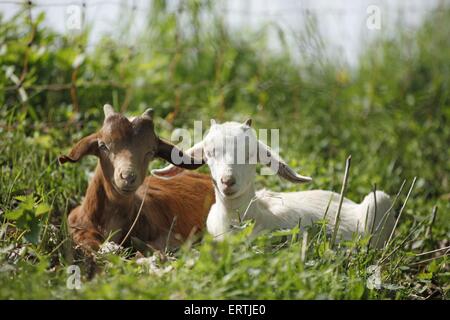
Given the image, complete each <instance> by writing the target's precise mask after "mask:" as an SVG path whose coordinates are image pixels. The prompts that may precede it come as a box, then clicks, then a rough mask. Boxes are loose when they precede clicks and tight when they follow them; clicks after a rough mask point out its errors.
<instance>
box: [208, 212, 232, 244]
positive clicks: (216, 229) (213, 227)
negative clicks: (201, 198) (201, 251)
mask: <svg viewBox="0 0 450 320" xmlns="http://www.w3.org/2000/svg"><path fill="white" fill-rule="evenodd" d="M230 223H231V220H230V218H229V217H228V215H227V212H226V210H225V208H223V207H221V206H219V205H218V204H217V203H215V204H213V206H212V207H211V209H210V210H209V214H208V218H207V219H206V229H207V230H208V232H209V233H210V234H211V235H212V236H213V237H214V239H215V240H219V241H222V240H223V239H224V237H225V236H226V234H227V233H228V232H229V231H230Z"/></svg>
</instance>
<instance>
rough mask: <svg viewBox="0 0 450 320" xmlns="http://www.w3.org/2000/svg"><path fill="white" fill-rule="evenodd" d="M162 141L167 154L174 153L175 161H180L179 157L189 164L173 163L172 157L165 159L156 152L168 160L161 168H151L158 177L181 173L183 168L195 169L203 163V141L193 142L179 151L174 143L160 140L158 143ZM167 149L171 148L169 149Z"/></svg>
mask: <svg viewBox="0 0 450 320" xmlns="http://www.w3.org/2000/svg"><path fill="white" fill-rule="evenodd" d="M161 142H162V143H164V144H165V145H164V147H163V148H165V149H166V150H165V151H164V152H165V153H166V155H167V154H169V157H171V156H172V152H173V153H175V157H177V159H178V161H175V162H177V163H179V162H180V159H184V160H185V161H188V162H187V163H191V164H190V165H187V166H183V165H179V164H175V163H174V161H172V159H166V158H165V157H163V156H161V155H160V154H159V152H158V156H160V157H161V158H163V159H166V160H167V161H169V162H170V163H172V164H170V165H168V166H166V167H164V168H162V169H153V170H152V171H151V173H152V174H153V175H154V176H156V177H160V178H171V177H174V176H176V175H177V174H179V173H181V172H182V171H183V170H184V169H189V170H193V169H197V168H199V167H201V166H202V165H204V164H205V159H204V156H203V141H202V142H199V143H197V144H195V145H194V146H193V147H192V148H190V149H188V150H186V151H185V152H183V151H181V150H180V149H178V148H177V147H175V146H174V145H172V144H170V143H167V142H164V141H162V140H160V143H161ZM160 146H161V144H160ZM169 149H171V150H170V151H169Z"/></svg>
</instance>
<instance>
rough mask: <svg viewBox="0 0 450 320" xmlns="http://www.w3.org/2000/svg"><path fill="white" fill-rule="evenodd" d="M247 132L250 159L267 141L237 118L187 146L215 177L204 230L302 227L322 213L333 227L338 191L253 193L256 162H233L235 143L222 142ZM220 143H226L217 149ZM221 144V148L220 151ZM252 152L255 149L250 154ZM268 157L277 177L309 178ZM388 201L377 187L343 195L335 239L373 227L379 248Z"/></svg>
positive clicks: (386, 228) (167, 171) (389, 222)
mask: <svg viewBox="0 0 450 320" xmlns="http://www.w3.org/2000/svg"><path fill="white" fill-rule="evenodd" d="M246 137H247V139H250V141H251V143H250V145H252V143H253V144H254V145H258V148H259V149H253V150H252V148H250V151H249V152H248V157H249V158H252V157H255V156H256V155H260V154H261V152H262V153H263V154H264V153H265V152H267V151H270V149H269V148H268V147H267V146H265V145H264V144H262V143H261V142H260V141H258V140H257V138H256V135H255V133H254V131H253V130H250V128H249V126H248V125H247V124H240V123H236V122H226V123H224V124H221V125H219V124H216V123H215V122H212V126H211V129H210V130H209V132H208V134H207V135H206V136H205V138H204V140H203V141H202V142H200V143H198V144H197V145H195V146H194V147H193V148H191V149H190V150H188V151H187V152H188V153H191V154H194V155H195V156H198V155H199V154H200V156H203V158H204V159H205V160H206V161H207V164H208V166H209V168H210V171H211V176H212V178H213V179H214V182H215V194H216V203H215V204H214V205H213V206H212V207H211V210H210V212H209V215H208V218H207V222H206V225H207V230H208V232H209V233H211V234H212V235H213V236H214V237H216V238H217V239H223V238H224V237H225V236H226V235H227V234H228V232H229V231H230V226H231V225H232V224H236V223H238V222H239V221H243V220H249V219H253V220H255V227H254V230H253V231H254V234H253V235H256V234H258V233H259V232H261V231H263V230H274V229H280V228H281V229H289V228H293V227H295V226H296V225H298V223H299V222H300V226H301V228H304V227H305V226H308V225H311V224H312V223H314V222H315V221H317V220H319V219H323V218H326V219H327V220H328V222H329V223H328V225H327V229H328V231H329V232H332V231H333V229H334V221H335V216H336V213H337V209H338V205H339V197H340V195H339V194H337V193H334V192H331V191H324V190H312V191H301V192H272V191H269V190H265V189H263V190H259V191H257V192H255V186H254V180H255V175H256V163H252V162H250V163H246V164H236V163H234V162H233V160H231V159H232V158H233V157H232V156H231V155H232V154H233V152H237V150H236V148H237V147H236V144H234V148H233V144H232V145H231V147H230V146H229V145H228V144H226V143H224V141H225V142H226V141H231V140H233V139H236V140H234V141H238V145H239V142H240V141H245V140H244V139H245V138H246ZM223 145H225V146H226V148H221V147H222V146H223ZM222 149H224V150H223V152H221V151H220V150H222ZM232 151H233V152H232ZM255 152H258V153H257V154H255ZM272 157H273V158H272V161H274V163H275V164H276V165H277V166H278V167H279V168H280V169H279V171H278V174H279V175H280V176H283V177H285V178H288V179H289V180H290V181H295V182H307V181H309V180H310V178H308V177H304V176H301V175H298V174H295V173H294V172H293V171H292V169H290V168H289V167H287V165H286V164H285V163H284V162H283V160H282V159H281V158H279V157H278V155H276V154H272ZM277 166H276V167H277ZM181 170H182V169H181ZM179 171H180V169H178V168H177V167H174V166H168V167H166V168H163V169H159V170H154V171H153V173H154V174H155V175H157V176H158V175H159V176H167V175H173V174H176V173H178V172H179ZM229 177H233V178H234V179H235V184H234V185H233V186H232V187H229V188H227V187H226V185H224V184H223V183H222V182H221V180H222V179H225V180H226V179H227V178H229ZM225 191H228V192H233V194H232V195H226V194H225ZM375 198H376V206H375ZM390 206H391V201H390V199H389V196H388V195H387V194H386V193H384V192H382V191H377V192H376V194H374V193H373V192H372V193H370V194H368V195H367V196H366V197H365V198H364V200H363V201H362V202H361V203H360V204H358V203H355V202H353V201H351V200H349V199H346V198H345V199H344V200H343V204H342V209H341V213H340V222H339V229H338V240H342V239H345V240H348V239H351V238H352V236H353V235H355V234H359V235H365V234H367V233H369V232H370V231H371V230H372V231H375V232H374V238H373V239H372V240H371V245H372V246H376V247H382V246H383V245H384V243H385V241H386V240H387V238H388V237H389V234H390V232H391V230H392V228H393V225H394V218H393V215H392V214H389V215H387V216H386V217H387V218H386V219H382V217H383V216H384V215H385V213H386V212H387V211H388V209H389V208H390ZM327 207H328V211H327ZM375 207H376V208H375ZM375 209H376V212H375ZM325 213H326V216H325ZM366 218H367V222H366ZM385 220H386V221H385ZM380 222H381V223H380Z"/></svg>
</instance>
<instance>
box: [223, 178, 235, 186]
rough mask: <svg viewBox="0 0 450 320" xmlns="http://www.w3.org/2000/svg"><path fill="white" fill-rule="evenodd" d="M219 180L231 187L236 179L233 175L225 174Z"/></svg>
mask: <svg viewBox="0 0 450 320" xmlns="http://www.w3.org/2000/svg"><path fill="white" fill-rule="evenodd" d="M220 182H222V183H223V184H224V185H226V186H227V187H232V186H234V185H235V184H236V179H235V178H234V177H233V176H227V177H222V178H221V179H220Z"/></svg>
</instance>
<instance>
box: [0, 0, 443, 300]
mask: <svg viewBox="0 0 450 320" xmlns="http://www.w3.org/2000/svg"><path fill="white" fill-rule="evenodd" d="M188 4H189V5H188V6H187V8H185V9H184V10H186V11H185V14H187V15H188V17H190V20H189V19H188V22H186V23H190V24H192V26H194V27H196V28H198V32H197V33H196V34H195V35H186V34H183V33H180V32H181V31H180V29H181V28H180V25H179V22H178V21H179V20H178V17H177V16H176V15H175V14H173V13H169V12H167V11H166V10H165V7H164V1H155V2H154V6H155V7H154V12H156V13H158V15H157V16H154V17H153V18H152V19H149V21H150V22H149V25H148V26H146V28H145V30H151V31H152V32H142V35H140V36H139V41H138V42H137V43H139V45H140V46H139V47H137V48H138V49H139V50H138V49H136V50H135V51H133V50H132V49H130V48H129V47H128V46H126V45H125V44H124V43H121V41H120V40H117V39H113V38H111V37H105V38H104V39H102V40H101V41H100V43H99V44H98V45H96V46H95V47H94V48H93V49H92V50H90V51H89V53H88V54H87V55H86V59H85V61H84V62H83V63H82V64H81V66H80V68H79V70H78V73H77V77H78V78H77V80H76V84H77V93H76V95H77V105H76V103H75V101H74V100H73V97H72V96H71V94H70V90H67V89H63V90H52V89H49V88H43V87H40V86H41V85H45V84H55V83H56V84H64V83H69V84H70V82H71V76H72V75H73V71H74V70H73V67H72V62H73V59H74V58H75V57H76V56H77V55H79V54H80V52H81V51H82V49H80V48H83V46H84V45H85V44H86V43H87V42H86V41H87V38H88V35H89V34H88V32H86V33H83V34H80V35H77V36H65V35H59V34H56V33H54V32H53V31H51V30H48V29H46V28H45V27H43V26H42V24H41V22H42V21H39V20H35V21H31V22H30V21H29V20H28V19H27V15H26V12H25V11H24V12H23V13H21V14H19V15H18V16H17V17H15V18H13V19H11V20H9V21H5V20H4V19H3V18H0V40H2V41H0V42H3V40H5V42H6V43H7V44H8V48H7V51H6V53H5V54H3V55H0V64H1V65H2V66H13V67H14V73H15V74H16V75H20V73H21V71H22V70H23V61H24V57H25V56H27V55H28V57H29V66H28V72H27V74H26V77H25V82H24V85H23V86H24V88H25V89H26V92H27V95H28V100H27V101H25V102H24V101H22V100H21V98H20V94H19V93H18V91H17V90H15V89H14V88H11V86H12V84H13V83H12V82H11V79H9V78H7V77H6V73H4V72H3V73H0V87H1V88H2V90H0V103H1V107H0V222H1V227H0V298H2V299H24V298H32V299H37V298H49V299H57V298H69V299H72V298H80V299H116V298H120V299H148V298H162V299H169V298H172V299H187V298H191V299H212V298H217V299H222V298H228V299H233V298H235V299H238V298H239V299H241V298H244V299H245V298H258V299H270V298H274V299H425V298H437V299H446V298H448V290H449V287H450V286H449V283H450V281H449V280H450V270H449V265H448V256H447V255H445V254H446V251H445V250H442V251H439V252H435V253H427V254H424V255H420V254H421V253H426V252H428V251H431V250H435V249H438V248H444V247H447V246H449V245H450V243H449V238H450V228H449V227H450V224H449V221H450V203H449V202H450V201H449V199H450V196H449V195H450V188H449V172H450V160H449V159H450V125H449V123H450V95H449V93H450V70H449V68H450V66H449V64H448V61H450V37H449V36H448V30H447V29H448V28H446V24H447V21H448V19H449V17H450V11H449V10H448V8H440V9H439V10H436V11H435V12H433V13H432V14H431V15H430V16H429V17H428V18H427V19H426V20H425V22H424V23H423V25H422V26H421V27H420V28H419V29H418V30H417V31H416V32H413V33H411V32H409V33H407V32H403V31H402V30H401V28H400V29H399V31H398V33H397V34H396V35H395V36H382V37H380V38H379V39H378V40H377V41H375V42H374V43H371V44H369V45H368V47H367V50H366V52H365V53H364V54H362V55H361V57H360V61H359V66H358V67H357V68H353V69H351V68H349V67H347V66H346V65H345V63H342V62H341V61H340V60H339V59H331V58H328V56H327V53H326V52H324V54H323V55H317V56H316V57H314V58H311V60H308V59H307V58H305V59H306V60H305V61H302V62H301V63H296V62H294V59H293V58H292V57H291V51H289V50H287V49H286V50H282V52H281V53H278V54H274V53H271V52H270V50H267V46H268V44H267V37H266V35H267V32H266V31H267V30H265V29H264V30H261V31H260V32H259V33H252V32H250V31H248V32H245V33H244V34H240V35H237V34H235V33H233V32H231V31H229V30H228V29H226V28H225V26H224V24H223V22H222V20H221V18H220V11H219V12H217V11H216V7H215V6H214V5H213V4H212V3H211V2H209V1H189V2H188ZM199 8H202V10H209V12H210V13H211V15H212V16H213V17H214V19H213V21H214V23H213V24H212V26H209V27H208V28H207V27H205V26H203V25H202V22H201V21H199V20H198V10H199ZM154 14H155V13H154ZM39 19H45V18H44V17H42V18H39ZM33 26H34V28H36V34H35V36H34V37H32V39H31V40H32V44H33V45H31V46H30V47H29V48H30V49H29V51H28V53H27V49H26V48H27V47H28V46H27V43H28V41H30V37H31V33H30V28H33ZM119 28H120V26H119ZM267 28H269V27H267ZM196 30H197V29H196ZM24 35H25V36H24ZM177 35H178V36H177ZM281 36H282V35H281ZM310 36H312V35H310ZM317 37H319V35H317ZM150 43H151V44H152V45H151V46H150V45H149V44H150ZM80 45H81V47H80ZM40 46H43V47H46V50H45V51H44V53H42V52H41V53H38V51H39V47H40ZM105 48H109V49H108V50H105ZM99 83H101V84H99ZM3 89H4V90H3ZM127 97H128V98H127ZM106 102H111V103H113V104H114V105H115V107H116V108H119V107H120V108H122V109H124V110H126V111H127V112H129V113H139V112H142V111H143V110H144V108H145V107H146V105H151V106H153V107H154V108H155V111H156V114H157V116H156V117H157V122H156V125H157V126H156V127H157V128H156V129H157V131H158V132H160V133H161V135H162V136H163V137H165V138H169V137H170V132H171V129H172V128H174V127H185V128H189V129H192V128H193V121H194V120H204V123H205V124H208V123H209V121H207V120H209V119H210V118H211V117H214V118H216V119H218V120H219V121H225V120H239V121H243V120H245V119H246V118H248V117H249V116H251V117H252V118H253V120H254V121H253V123H254V124H255V127H256V128H279V129H280V146H281V155H282V157H283V158H284V159H286V160H287V161H288V162H289V164H290V165H291V166H293V167H295V168H301V172H302V173H304V174H305V175H310V176H312V177H313V178H314V181H313V182H312V183H311V184H308V185H302V186H298V185H293V184H290V183H288V182H286V181H283V180H280V179H279V178H278V177H276V176H270V177H267V176H264V177H263V176H258V177H257V186H258V188H262V187H266V188H269V189H273V190H278V191H280V190H283V191H291V190H305V189H327V190H334V191H339V190H340V187H341V184H342V179H343V175H344V168H345V159H346V158H347V156H348V155H350V154H351V155H352V166H351V169H350V175H349V183H348V188H347V196H348V197H349V198H350V199H352V200H355V201H360V200H362V198H363V197H364V196H365V195H366V194H367V193H369V192H371V191H372V190H373V188H374V186H375V185H376V187H377V189H381V190H384V191H385V192H387V193H389V194H390V195H392V196H393V197H394V196H395V195H396V194H397V193H398V192H399V189H400V186H401V185H402V183H403V181H405V180H406V183H405V186H404V188H403V191H402V193H401V194H400V196H399V198H398V201H397V204H396V206H395V207H394V210H395V212H396V213H398V212H399V210H400V208H401V206H402V205H403V204H404V203H405V199H406V194H407V191H408V189H409V188H410V185H411V183H412V181H413V178H414V177H417V181H416V184H415V187H414V189H413V190H412V192H411V196H410V198H409V200H408V202H407V203H406V206H405V209H404V211H403V213H402V216H401V219H400V221H399V225H398V227H397V229H396V232H395V235H394V238H393V241H392V242H391V244H390V246H389V247H388V248H385V249H384V250H368V249H367V244H368V241H369V239H367V238H365V239H354V241H349V242H346V243H341V244H339V245H338V246H337V247H334V248H333V249H331V248H330V237H329V236H327V235H326V234H325V233H324V232H323V228H324V226H323V224H322V223H318V224H316V225H314V226H313V227H311V228H310V229H309V230H308V233H307V236H306V233H302V232H299V231H298V229H294V230H292V231H290V232H284V231H282V232H274V233H271V234H266V235H263V236H261V237H259V238H257V239H256V240H254V241H253V242H248V241H247V240H246V239H247V238H246V235H247V234H248V233H249V232H250V230H251V225H250V226H247V227H246V228H245V229H244V230H243V231H242V232H238V233H237V234H235V235H232V236H230V238H229V239H228V240H227V241H225V242H223V243H217V242H214V241H212V240H211V239H210V238H209V237H208V236H207V235H206V236H205V237H204V238H203V239H202V240H201V241H200V242H197V243H194V244H187V245H186V246H184V247H183V248H181V249H180V250H178V251H176V252H167V253H162V254H155V255H154V256H153V257H154V258H152V259H154V260H152V263H151V265H145V264H140V263H138V262H141V261H142V260H139V257H137V256H135V254H134V253H131V252H130V251H129V250H125V251H124V252H118V253H116V254H103V255H99V256H98V257H97V259H96V263H95V265H94V264H93V263H92V261H91V260H90V259H86V258H83V257H81V256H79V255H78V254H77V252H74V251H73V249H72V244H71V242H70V238H69V237H68V235H67V231H66V230H67V228H66V222H65V221H66V215H67V213H68V212H69V211H70V209H71V208H73V207H74V206H76V205H77V204H79V203H80V202H81V200H82V197H83V195H84V192H85V190H86V187H87V183H88V174H89V172H91V171H92V170H93V168H94V166H95V159H93V158H92V159H85V160H83V161H82V162H81V163H80V164H77V165H66V166H59V165H58V164H57V162H56V158H57V156H58V155H59V154H61V153H64V152H66V151H67V150H68V149H69V147H70V146H71V144H72V143H73V142H74V141H77V140H78V139H79V138H81V137H82V136H84V135H87V134H89V133H92V132H93V131H95V130H97V129H98V128H99V126H100V125H101V122H102V111H101V106H102V105H103V104H104V103H106ZM76 109H78V111H79V112H77V110H76ZM163 119H164V120H163ZM162 165H164V163H162V162H161V161H156V162H154V163H152V164H151V167H158V166H162ZM202 171H204V172H207V169H202ZM434 207H437V208H438V209H437V213H436V219H435V221H434V222H433V223H432V216H433V215H432V213H433V208H434ZM305 237H306V240H304V239H305ZM71 265H77V266H79V267H80V268H81V289H79V290H72V289H69V288H68V286H67V281H68V280H69V282H70V279H71V278H70V274H68V273H67V270H68V267H69V266H71ZM375 266H379V271H380V272H379V275H380V279H381V287H379V288H377V287H375V288H373V287H371V286H368V285H367V284H368V282H369V283H372V280H371V279H373V274H374V272H373V270H374V269H375Z"/></svg>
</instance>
